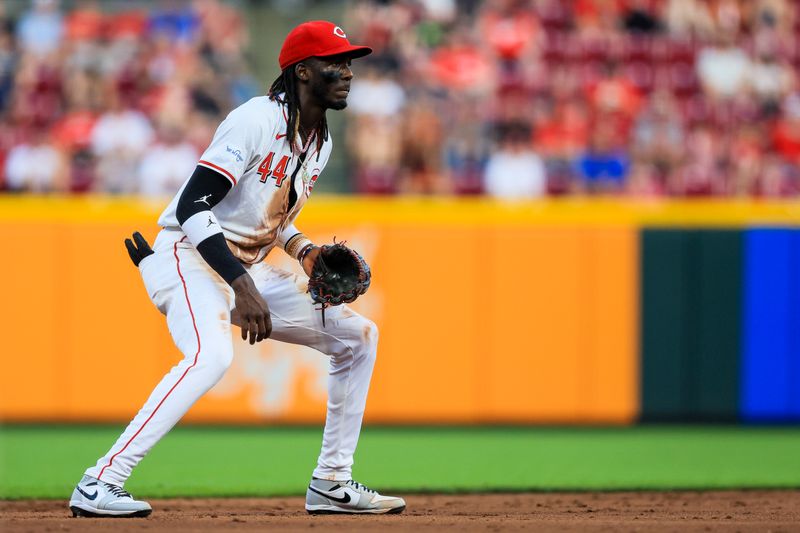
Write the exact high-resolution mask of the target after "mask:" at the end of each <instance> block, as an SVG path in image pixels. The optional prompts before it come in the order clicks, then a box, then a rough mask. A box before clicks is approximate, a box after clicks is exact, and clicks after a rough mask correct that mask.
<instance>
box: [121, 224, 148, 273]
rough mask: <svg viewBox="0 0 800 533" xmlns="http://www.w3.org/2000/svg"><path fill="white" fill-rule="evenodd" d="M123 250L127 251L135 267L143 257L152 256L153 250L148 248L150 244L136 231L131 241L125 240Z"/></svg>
mask: <svg viewBox="0 0 800 533" xmlns="http://www.w3.org/2000/svg"><path fill="white" fill-rule="evenodd" d="M134 242H135V243H136V244H134ZM125 248H127V249H128V255H129V256H131V261H133V264H134V265H135V266H137V267H138V266H139V263H141V262H142V260H143V259H144V258H145V257H147V256H148V255H153V249H152V248H150V244H148V242H147V241H146V240H145V238H144V237H142V234H141V233H139V232H138V231H135V232H133V241H131V240H130V239H125Z"/></svg>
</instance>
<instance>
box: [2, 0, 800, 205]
mask: <svg viewBox="0 0 800 533" xmlns="http://www.w3.org/2000/svg"><path fill="white" fill-rule="evenodd" d="M24 6H25V8H24V9H21V10H18V11H15V12H14V13H10V12H8V11H7V10H8V5H7V4H6V3H0V190H6V191H32V192H90V191H100V192H108V193H122V194H127V193H138V194H146V195H170V194H173V193H174V191H175V190H176V189H177V188H178V186H179V185H180V184H181V183H182V182H183V180H185V179H186V177H187V176H188V175H190V174H191V172H192V169H193V168H194V166H195V164H196V162H197V159H198V157H199V154H200V153H201V152H202V151H203V149H204V148H205V146H206V145H207V144H208V142H209V140H210V139H211V136H212V135H213V132H214V129H215V128H216V126H217V125H218V123H219V122H220V121H221V120H222V118H224V116H225V115H226V114H227V112H228V111H229V110H230V109H232V108H233V107H235V106H237V105H239V104H240V103H242V102H244V101H246V100H247V99H249V98H251V97H252V96H256V95H258V94H264V92H265V90H266V88H265V87H263V86H260V85H259V84H258V83H257V82H256V81H255V79H254V78H253V76H252V75H251V74H250V72H249V69H248V66H247V61H246V53H247V50H248V45H249V42H248V31H247V26H246V21H247V16H246V13H245V12H244V11H243V9H244V8H245V7H246V5H242V4H241V3H239V4H230V3H227V2H224V1H221V0H180V1H179V0H174V1H172V0H161V1H158V2H136V3H131V2H98V1H92V0H84V1H81V0H73V1H69V2H68V7H69V9H66V8H65V5H64V4H62V3H61V2H59V1H58V0H31V2H30V3H26V4H24ZM305 6H306V9H307V11H306V13H305V15H306V17H305V18H314V15H313V12H314V9H313V7H312V6H311V5H310V4H308V3H306V4H305ZM345 6H346V9H345V10H344V12H343V13H342V25H343V26H344V27H345V28H347V30H348V32H349V37H350V39H351V40H352V41H353V42H364V43H367V44H369V45H370V46H372V47H373V48H374V50H375V53H374V54H373V55H371V56H369V57H368V58H365V59H363V60H359V61H358V62H357V64H356V65H355V67H354V69H355V71H356V74H357V78H356V80H355V81H354V83H353V87H352V91H351V93H350V98H349V102H350V105H349V107H348V112H347V113H346V118H347V127H346V128H345V135H344V140H346V146H347V157H348V159H349V164H348V165H347V169H348V178H349V179H350V180H351V185H352V187H351V188H352V189H353V190H355V191H357V192H362V193H375V194H488V195H493V196H500V197H507V198H529V197H537V196H542V195H564V194H595V193H600V194H630V195H636V196H663V195H671V196H698V195H702V196H710V195H715V196H741V195H748V196H765V197H781V196H794V195H797V194H798V192H800V85H799V84H798V67H800V0H486V1H478V0H399V1H388V0H360V1H354V2H349V3H346V4H342V7H343V8H344V7H345ZM262 8H263V6H262ZM281 37H282V36H281ZM270 53H274V54H277V50H275V51H272V52H270ZM340 146H341V143H340Z"/></svg>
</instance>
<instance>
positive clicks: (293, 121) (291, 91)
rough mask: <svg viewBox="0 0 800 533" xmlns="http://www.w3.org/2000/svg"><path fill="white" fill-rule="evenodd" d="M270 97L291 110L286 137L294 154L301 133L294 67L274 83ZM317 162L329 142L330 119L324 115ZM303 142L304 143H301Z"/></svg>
mask: <svg viewBox="0 0 800 533" xmlns="http://www.w3.org/2000/svg"><path fill="white" fill-rule="evenodd" d="M269 97H270V99H271V100H275V101H277V102H279V103H281V104H286V107H288V108H289V116H288V118H287V119H286V135H287V136H289V138H290V139H291V146H292V152H294V149H295V139H297V135H298V133H299V131H300V92H299V91H298V87H297V76H295V74H294V65H290V66H288V67H286V68H285V69H283V71H282V72H281V74H280V76H278V77H277V78H276V79H275V81H273V82H272V85H270V88H269ZM315 133H316V136H317V160H319V154H320V152H321V151H322V144H323V143H324V142H325V141H326V140H328V119H327V118H326V117H325V116H324V115H323V117H322V119H320V121H319V123H318V124H317V129H316V132H315ZM301 142H302V141H301Z"/></svg>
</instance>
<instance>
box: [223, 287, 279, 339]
mask: <svg viewBox="0 0 800 533" xmlns="http://www.w3.org/2000/svg"><path fill="white" fill-rule="evenodd" d="M231 287H233V292H234V293H235V294H236V309H234V312H235V313H236V315H237V316H238V320H237V322H239V326H240V327H241V328H242V340H247V336H248V334H249V335H250V344H255V343H256V342H261V341H263V340H264V339H267V338H269V336H270V335H271V334H272V319H271V318H270V315H269V306H268V305H267V302H266V301H264V298H263V297H262V296H261V294H259V292H258V289H256V284H255V283H253V278H251V277H250V275H249V274H242V275H241V276H239V277H238V278H236V279H235V280H233V283H231Z"/></svg>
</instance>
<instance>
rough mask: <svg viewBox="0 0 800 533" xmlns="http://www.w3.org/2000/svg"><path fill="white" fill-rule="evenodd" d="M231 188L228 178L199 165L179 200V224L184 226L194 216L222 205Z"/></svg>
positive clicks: (176, 213)
mask: <svg viewBox="0 0 800 533" xmlns="http://www.w3.org/2000/svg"><path fill="white" fill-rule="evenodd" d="M231 188H232V185H231V182H230V181H228V178H226V177H225V176H223V175H222V174H220V173H219V172H217V171H216V170H211V169H210V168H207V167H204V166H200V165H197V168H195V169H194V173H193V174H192V177H191V178H189V183H187V184H186V188H185V189H183V194H181V197H180V199H178V208H177V209H176V212H175V216H177V217H178V224H181V225H183V223H184V222H186V221H187V220H189V218H190V217H191V216H192V215H194V214H197V213H199V212H201V211H208V210H209V209H211V208H212V207H214V206H215V205H217V204H218V203H220V202H221V201H222V199H223V198H224V197H225V195H226V194H228V191H229V190H231Z"/></svg>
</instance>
